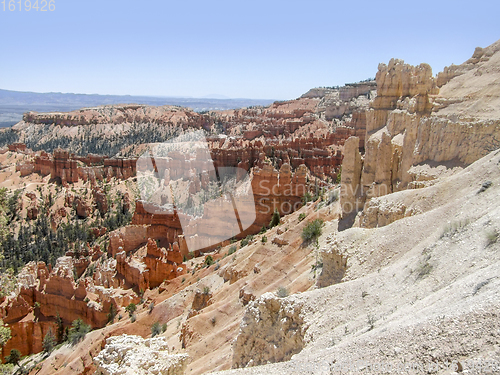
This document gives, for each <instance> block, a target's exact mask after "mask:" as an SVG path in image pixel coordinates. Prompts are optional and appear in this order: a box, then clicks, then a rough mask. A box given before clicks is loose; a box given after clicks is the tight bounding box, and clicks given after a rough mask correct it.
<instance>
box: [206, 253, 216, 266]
mask: <svg viewBox="0 0 500 375" xmlns="http://www.w3.org/2000/svg"><path fill="white" fill-rule="evenodd" d="M214 263H215V262H214V258H212V256H211V255H207V257H206V258H205V261H204V262H203V265H204V266H205V267H210V266H211V265H212V264H214Z"/></svg>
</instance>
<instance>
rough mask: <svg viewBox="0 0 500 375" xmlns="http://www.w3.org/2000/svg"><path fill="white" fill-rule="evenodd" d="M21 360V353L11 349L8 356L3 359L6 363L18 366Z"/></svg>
mask: <svg viewBox="0 0 500 375" xmlns="http://www.w3.org/2000/svg"><path fill="white" fill-rule="evenodd" d="M20 359H21V352H20V351H19V350H17V349H11V350H10V354H9V355H8V356H7V357H5V362H6V363H12V364H13V365H16V366H20V365H19V360H20Z"/></svg>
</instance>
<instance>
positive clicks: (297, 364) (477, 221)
mask: <svg viewBox="0 0 500 375" xmlns="http://www.w3.org/2000/svg"><path fill="white" fill-rule="evenodd" d="M488 180H489V181H491V182H492V185H491V187H490V188H488V189H486V190H485V191H484V192H482V193H478V191H479V189H480V187H481V184H482V183H483V182H485V181H488ZM386 199H387V201H388V202H390V201H393V202H394V203H396V202H398V201H401V200H403V201H405V202H406V204H409V205H411V204H415V205H418V206H419V207H420V209H421V211H422V212H423V213H421V214H418V215H415V216H411V217H407V218H404V219H401V220H399V221H396V222H394V223H392V224H390V225H387V226H385V227H382V228H375V229H362V228H351V229H348V230H345V231H343V232H341V233H335V226H333V225H327V226H325V232H324V234H323V238H322V240H326V242H327V243H328V242H329V243H330V244H331V245H327V246H326V248H325V249H324V250H325V251H332V249H333V250H334V249H335V248H336V249H340V250H338V251H340V252H341V253H342V254H344V255H347V256H348V260H347V272H346V274H345V276H344V278H343V280H342V282H341V283H339V284H336V285H332V286H329V287H326V288H322V289H316V290H311V291H308V292H305V293H299V294H296V295H292V296H290V297H287V298H289V299H291V300H292V301H293V302H294V303H297V304H302V305H303V307H302V315H303V318H304V321H305V323H304V326H305V327H307V331H306V334H305V338H304V341H305V347H304V349H303V350H302V351H301V352H300V353H299V354H296V355H294V356H293V357H292V359H291V360H290V361H288V362H282V363H276V364H268V365H265V366H257V367H251V368H246V369H237V370H236V369H235V370H230V371H223V372H217V374H240V373H241V374H243V373H248V374H330V373H340V372H339V371H338V370H340V369H341V367H339V366H341V365H343V366H348V365H350V364H352V365H355V367H353V370H354V371H352V372H351V373H366V374H368V373H384V371H382V370H381V369H380V368H374V367H373V366H375V364H377V363H384V364H386V365H387V364H392V365H393V366H396V365H399V366H401V364H402V363H403V362H406V364H407V365H409V364H411V363H413V364H415V365H421V366H424V370H422V369H418V368H417V369H416V370H414V371H413V370H409V369H406V370H404V371H392V372H391V373H415V374H420V373H436V374H452V373H455V372H454V370H458V369H459V368H457V367H456V366H455V367H453V366H450V367H447V366H446V362H448V363H451V362H452V361H458V362H459V363H460V366H461V369H462V370H463V372H464V373H469V374H472V373H477V374H488V373H498V372H499V371H500V310H499V306H500V301H499V296H500V239H499V241H498V242H496V243H493V244H489V242H488V236H487V233H491V232H492V231H494V230H496V231H500V151H495V152H493V153H491V154H489V155H487V156H486V157H484V158H482V159H481V160H479V161H477V162H476V163H474V164H472V165H470V166H469V167H467V168H466V169H464V170H463V171H460V172H458V173H456V174H455V175H453V176H451V177H447V178H444V179H443V180H442V181H440V182H439V183H437V184H436V185H434V186H431V187H428V188H424V189H420V190H408V191H403V192H399V193H396V194H392V195H389V196H387V198H386ZM450 228H451V229H450ZM325 267H327V264H325ZM426 270H428V272H427V271H426ZM279 326H280V325H279V323H278V324H276V329H279ZM248 350H249V351H251V348H249V349H248ZM255 355H256V356H259V355H260V354H259V353H255ZM472 360H474V361H475V362H474V363H475V364H476V368H475V369H473V368H472V367H471V363H472V362H470V361H472ZM486 360H494V361H496V362H494V363H495V366H496V367H491V366H490V367H489V368H488V367H487V366H486V365H487V362H485V361H486ZM359 361H364V364H363V363H361V362H359ZM431 363H437V364H438V365H439V367H438V368H435V367H431V368H430V369H429V367H428V366H429V365H430V364H431ZM478 364H479V365H480V366H481V365H482V367H477V365H478ZM370 365H371V366H372V367H370ZM336 366H337V367H336ZM432 366H434V365H432ZM457 366H458V365H457ZM343 368H344V370H346V367H343ZM493 370H496V371H495V372H494V371H493ZM343 373H348V372H347V371H344V372H343ZM385 373H388V372H385Z"/></svg>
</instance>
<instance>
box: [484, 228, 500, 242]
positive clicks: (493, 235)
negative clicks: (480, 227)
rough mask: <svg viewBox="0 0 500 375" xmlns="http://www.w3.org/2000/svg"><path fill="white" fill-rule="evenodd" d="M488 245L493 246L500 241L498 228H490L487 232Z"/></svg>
mask: <svg viewBox="0 0 500 375" xmlns="http://www.w3.org/2000/svg"><path fill="white" fill-rule="evenodd" d="M485 236H486V246H491V245H493V244H494V243H496V242H497V241H498V236H499V233H498V231H497V230H496V229H489V230H487V231H486V233H485Z"/></svg>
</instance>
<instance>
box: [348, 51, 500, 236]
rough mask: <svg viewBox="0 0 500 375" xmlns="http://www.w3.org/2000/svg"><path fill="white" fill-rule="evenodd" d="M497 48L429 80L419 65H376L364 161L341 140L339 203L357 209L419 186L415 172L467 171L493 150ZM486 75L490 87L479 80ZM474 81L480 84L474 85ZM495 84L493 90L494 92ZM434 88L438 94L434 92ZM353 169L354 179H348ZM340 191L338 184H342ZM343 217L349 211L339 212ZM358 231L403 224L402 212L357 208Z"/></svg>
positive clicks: (499, 129)
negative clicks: (433, 168) (435, 168)
mask: <svg viewBox="0 0 500 375" xmlns="http://www.w3.org/2000/svg"><path fill="white" fill-rule="evenodd" d="M498 54H500V43H498V42H497V43H495V44H493V45H492V46H490V47H488V48H485V49H477V50H476V51H475V52H474V55H473V57H472V58H471V59H469V60H468V61H466V62H465V63H464V64H462V65H460V66H458V67H456V66H452V67H450V68H447V69H445V71H444V72H443V73H442V74H440V75H439V76H438V77H437V78H433V77H432V71H431V69H430V67H429V66H428V65H427V64H420V65H419V66H416V67H414V66H411V65H408V64H405V63H404V62H403V61H401V60H395V59H392V60H391V61H390V62H389V64H388V65H385V64H380V65H379V70H378V73H377V76H376V82H377V97H376V98H375V99H374V100H373V101H372V102H371V108H370V109H369V110H368V111H367V112H366V140H365V145H364V149H365V155H364V158H363V159H362V160H361V158H359V157H358V156H357V155H356V154H355V152H354V151H353V150H354V147H353V145H352V144H351V143H350V142H348V141H346V147H345V157H344V160H343V166H342V180H343V181H344V177H345V178H346V181H345V185H343V187H344V186H345V187H346V189H343V190H342V192H341V199H340V200H341V202H343V203H345V205H348V206H350V205H352V203H353V202H357V204H358V205H360V206H361V207H363V206H364V205H365V204H368V202H369V201H370V199H372V198H376V197H380V196H384V195H386V194H389V193H392V192H396V191H400V190H403V189H407V188H418V187H423V186H427V185H428V183H427V182H426V181H424V182H419V181H417V180H418V179H422V178H425V176H424V177H422V176H417V175H415V174H414V173H413V172H412V169H413V168H414V167H415V166H418V165H421V164H425V163H433V165H434V164H435V165H440V164H442V165H447V166H451V168H453V167H454V166H467V165H469V164H471V163H473V162H474V161H476V160H478V159H479V158H481V157H483V156H484V155H486V154H487V153H488V152H489V151H491V150H492V149H495V148H498V146H499V145H500V144H499V141H498V139H500V116H499V115H498V111H494V110H493V108H495V106H497V104H498V103H497V99H496V97H492V96H491V95H490V93H491V92H492V91H493V90H497V91H498V83H497V82H498V80H496V77H497V73H495V72H496V71H498V65H499V63H498V62H497V60H498V58H496V57H495V56H497V55H498ZM484 75H491V81H492V83H487V82H490V80H488V79H486V78H484ZM477 77H481V78H480V79H479V78H477ZM495 85H496V86H495ZM438 87H440V88H438ZM360 169H361V178H360V180H358V179H357V177H356V178H354V176H353V171H356V173H355V175H356V176H357V175H358V171H359V170H360ZM343 184H344V182H343ZM342 208H343V213H344V214H345V213H348V212H349V210H348V209H346V207H344V205H343V206H342ZM364 208H365V210H366V212H365V213H364V217H363V219H362V220H361V222H360V224H361V225H362V226H367V227H373V226H380V225H385V224H386V223H389V222H392V221H393V220H397V218H398V217H399V218H400V217H404V216H405V215H406V214H405V212H404V209H403V208H396V207H391V208H390V209H387V210H386V208H384V207H379V205H375V204H373V205H371V206H364Z"/></svg>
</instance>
